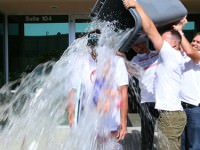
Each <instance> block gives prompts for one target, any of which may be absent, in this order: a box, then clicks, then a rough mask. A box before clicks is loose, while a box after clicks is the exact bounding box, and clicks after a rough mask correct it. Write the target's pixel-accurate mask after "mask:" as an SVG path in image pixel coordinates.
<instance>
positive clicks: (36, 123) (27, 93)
mask: <svg viewBox="0 0 200 150" xmlns="http://www.w3.org/2000/svg"><path fill="white" fill-rule="evenodd" d="M96 27H97V28H98V27H99V28H100V29H101V32H102V35H101V37H100V39H99V46H98V47H97V53H98V57H97V59H98V62H97V68H98V69H97V75H96V76H103V73H102V70H104V69H105V66H106V64H109V63H108V62H112V60H114V58H115V55H116V54H115V51H116V50H117V49H119V46H120V44H121V43H122V42H123V41H124V40H126V39H127V35H128V33H129V32H130V31H128V30H127V31H118V32H114V30H112V29H113V28H114V27H112V25H111V24H108V23H105V22H103V23H97V22H95V28H96ZM92 28H94V26H91V29H92ZM91 29H90V30H91ZM86 43H87V37H82V38H80V39H77V40H76V41H74V43H72V44H71V45H70V46H69V48H68V49H67V50H66V51H65V52H64V53H63V55H62V56H61V58H60V59H59V60H58V61H57V62H47V63H44V64H40V65H39V66H38V67H36V68H35V69H34V70H33V71H32V72H31V73H29V74H28V75H26V76H24V77H22V78H21V79H20V81H19V82H18V81H15V82H12V83H9V84H7V85H5V86H3V87H2V88H1V89H0V102H1V106H0V117H1V125H2V126H1V127H2V130H1V133H0V149H2V150H13V149H15V150H18V149H19V150H40V149H41V150H42V149H43V150H44V149H48V150H90V149H91V150H97V149H100V150H108V149H116V147H118V146H119V145H117V142H116V140H115V139H114V138H108V139H106V140H104V139H102V138H101V136H100V135H101V134H102V135H106V134H108V132H109V131H108V129H107V128H104V127H103V126H102V116H104V113H99V111H98V110H97V109H96V108H95V107H91V105H90V104H88V105H86V106H88V108H85V109H86V111H85V112H84V114H82V115H81V119H80V121H79V124H78V125H77V127H75V128H72V129H71V130H70V132H68V133H65V132H66V130H64V131H63V130H62V129H61V128H62V127H61V126H60V125H61V124H62V123H63V122H65V119H64V118H65V117H66V116H65V115H64V114H66V107H67V106H68V104H69V100H68V98H67V95H68V94H69V92H70V89H71V88H72V85H73V82H74V81H73V79H74V77H79V76H83V71H84V70H86V69H87V68H85V67H86V66H85V60H88V56H89V49H88V47H87V46H86ZM110 64H112V63H110ZM111 66H112V65H111ZM111 66H110V68H111V69H109V72H106V77H107V79H106V80H110V85H109V86H110V87H112V88H113V87H115V88H113V89H112V90H116V85H115V83H114V82H112V78H111V77H112V73H113V70H115V69H119V68H115V66H112V67H111ZM133 68H134V67H129V69H133ZM131 72H132V73H133V70H132V71H131ZM134 72H135V73H136V72H137V71H136V70H134ZM109 73H110V75H109ZM132 75H133V74H132ZM75 79H76V78H75ZM77 82H78V81H77ZM13 87H15V88H14V90H13ZM91 97H92V92H89V94H88V96H87V97H84V98H85V99H90V101H91ZM103 98H106V95H102V99H103ZM112 103H113V104H112V105H115V106H116V103H117V101H112ZM113 108H114V107H113ZM115 108H116V109H117V107H115ZM60 131H62V132H60ZM63 132H64V133H63ZM99 139H100V140H99ZM97 141H101V142H100V143H101V144H98V142H97Z"/></svg>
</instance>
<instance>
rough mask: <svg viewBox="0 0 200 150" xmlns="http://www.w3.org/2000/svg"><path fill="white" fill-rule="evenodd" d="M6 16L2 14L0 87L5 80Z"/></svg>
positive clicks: (0, 20) (0, 15)
mask: <svg viewBox="0 0 200 150" xmlns="http://www.w3.org/2000/svg"><path fill="white" fill-rule="evenodd" d="M3 56H4V16H3V15H2V14H0V87H1V86H2V85H3V84H4V83H5V80H4V57H3Z"/></svg>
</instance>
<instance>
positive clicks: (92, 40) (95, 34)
mask: <svg viewBox="0 0 200 150" xmlns="http://www.w3.org/2000/svg"><path fill="white" fill-rule="evenodd" d="M100 34H101V31H100V30H99V29H96V30H93V31H91V32H89V33H88V41H87V46H97V45H98V41H99V36H100Z"/></svg>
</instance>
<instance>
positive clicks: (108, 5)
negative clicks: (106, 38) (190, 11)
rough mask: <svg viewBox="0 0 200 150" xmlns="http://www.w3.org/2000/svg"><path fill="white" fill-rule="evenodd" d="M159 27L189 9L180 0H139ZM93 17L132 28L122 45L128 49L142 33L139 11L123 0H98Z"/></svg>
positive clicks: (181, 16) (122, 27) (180, 17)
mask: <svg viewBox="0 0 200 150" xmlns="http://www.w3.org/2000/svg"><path fill="white" fill-rule="evenodd" d="M137 2H138V3H140V5H142V7H143V8H144V10H145V11H146V13H147V14H148V16H149V17H150V18H151V19H152V20H153V22H154V23H155V25H156V26H157V27H163V26H166V25H169V24H172V23H174V22H177V21H179V20H181V19H182V18H183V17H184V16H186V15H187V9H186V8H185V7H184V5H183V4H182V3H181V2H180V0H137ZM90 16H91V18H97V19H99V20H105V21H110V22H112V21H116V22H117V23H116V24H115V25H116V28H119V29H123V30H124V29H126V28H132V29H133V30H132V32H130V34H129V37H128V39H127V40H126V41H124V42H123V43H122V45H121V47H120V51H123V52H125V51H128V50H129V49H130V45H131V44H132V43H134V41H135V40H137V38H138V37H139V36H140V34H142V30H141V18H140V16H139V14H138V13H137V11H136V10H135V9H133V8H130V9H129V11H128V10H126V9H125V8H124V6H123V3H122V0H97V1H96V3H95V5H94V7H93V9H92V11H91V14H90Z"/></svg>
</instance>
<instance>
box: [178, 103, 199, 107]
mask: <svg viewBox="0 0 200 150" xmlns="http://www.w3.org/2000/svg"><path fill="white" fill-rule="evenodd" d="M181 104H182V106H183V108H196V107H200V104H198V106H195V105H192V104H189V103H186V102H181Z"/></svg>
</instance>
